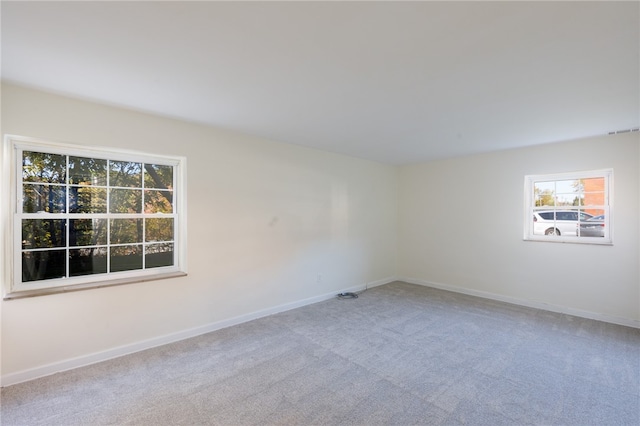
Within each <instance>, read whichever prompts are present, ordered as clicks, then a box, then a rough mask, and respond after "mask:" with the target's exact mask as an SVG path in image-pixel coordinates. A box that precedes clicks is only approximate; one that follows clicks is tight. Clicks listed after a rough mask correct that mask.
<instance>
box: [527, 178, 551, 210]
mask: <svg viewBox="0 0 640 426" xmlns="http://www.w3.org/2000/svg"><path fill="white" fill-rule="evenodd" d="M533 192H534V195H535V205H536V206H549V207H552V206H555V195H556V193H555V184H554V182H535V183H534V184H533Z"/></svg>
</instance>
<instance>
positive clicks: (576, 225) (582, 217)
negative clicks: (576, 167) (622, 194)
mask: <svg viewBox="0 0 640 426" xmlns="http://www.w3.org/2000/svg"><path fill="white" fill-rule="evenodd" d="M524 182H525V204H526V205H525V221H524V224H525V226H524V228H525V230H524V239H525V240H535V241H556V242H573V243H589V244H611V243H612V242H613V239H612V223H613V222H612V205H613V203H612V185H613V170H611V169H607V170H595V171H587V172H577V173H561V174H554V175H532V176H525V179H524Z"/></svg>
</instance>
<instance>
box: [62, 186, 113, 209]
mask: <svg viewBox="0 0 640 426" xmlns="http://www.w3.org/2000/svg"><path fill="white" fill-rule="evenodd" d="M69 212H71V213H106V212H107V189H106V188H94V187H90V186H70V187H69Z"/></svg>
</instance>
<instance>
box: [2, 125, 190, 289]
mask: <svg viewBox="0 0 640 426" xmlns="http://www.w3.org/2000/svg"><path fill="white" fill-rule="evenodd" d="M4 148H5V149H4V152H5V162H4V167H5V170H6V171H5V173H4V177H5V178H6V179H5V180H6V181H8V182H10V188H9V190H8V191H7V192H8V193H10V194H11V199H10V200H8V201H9V203H7V204H9V205H10V206H11V213H10V215H6V216H7V219H8V222H9V223H8V229H9V232H8V233H9V234H10V235H11V237H10V238H5V241H7V244H6V245H7V246H9V247H7V248H5V251H6V252H7V253H6V256H5V258H11V259H12V260H11V261H10V264H8V265H7V267H8V270H10V271H11V273H10V274H9V275H10V277H8V278H9V282H10V285H9V288H8V289H5V298H12V297H20V296H32V295H39V294H45V293H51V292H58V291H68V290H75V289H80V288H86V287H95V286H103V285H112V284H122V283H126V282H135V281H145V280H151V279H157V278H162V277H169V276H177V275H183V274H184V273H185V264H184V263H185V262H184V253H183V252H184V245H185V232H184V231H185V229H186V228H185V224H184V220H185V216H184V214H183V207H182V206H183V205H184V199H185V195H186V194H185V192H184V185H183V184H184V182H183V181H184V179H183V174H184V167H185V165H184V163H185V161H184V159H183V158H181V157H164V156H157V155H149V154H141V153H135V152H128V151H122V150H106V149H101V148H95V147H91V148H85V147H79V146H74V145H68V144H57V143H50V142H45V141H37V140H33V139H28V138H22V137H14V136H7V137H6V138H5V147H4ZM7 171H8V172H7ZM9 216H10V218H9ZM5 232H6V230H5ZM9 240H11V243H8V241H9Z"/></svg>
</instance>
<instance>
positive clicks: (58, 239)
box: [22, 219, 67, 249]
mask: <svg viewBox="0 0 640 426" xmlns="http://www.w3.org/2000/svg"><path fill="white" fill-rule="evenodd" d="M66 223H67V221H66V220H63V219H23V220H22V248H23V249H34V248H49V247H65V246H66V245H67V241H66V232H65V227H66Z"/></svg>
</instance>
